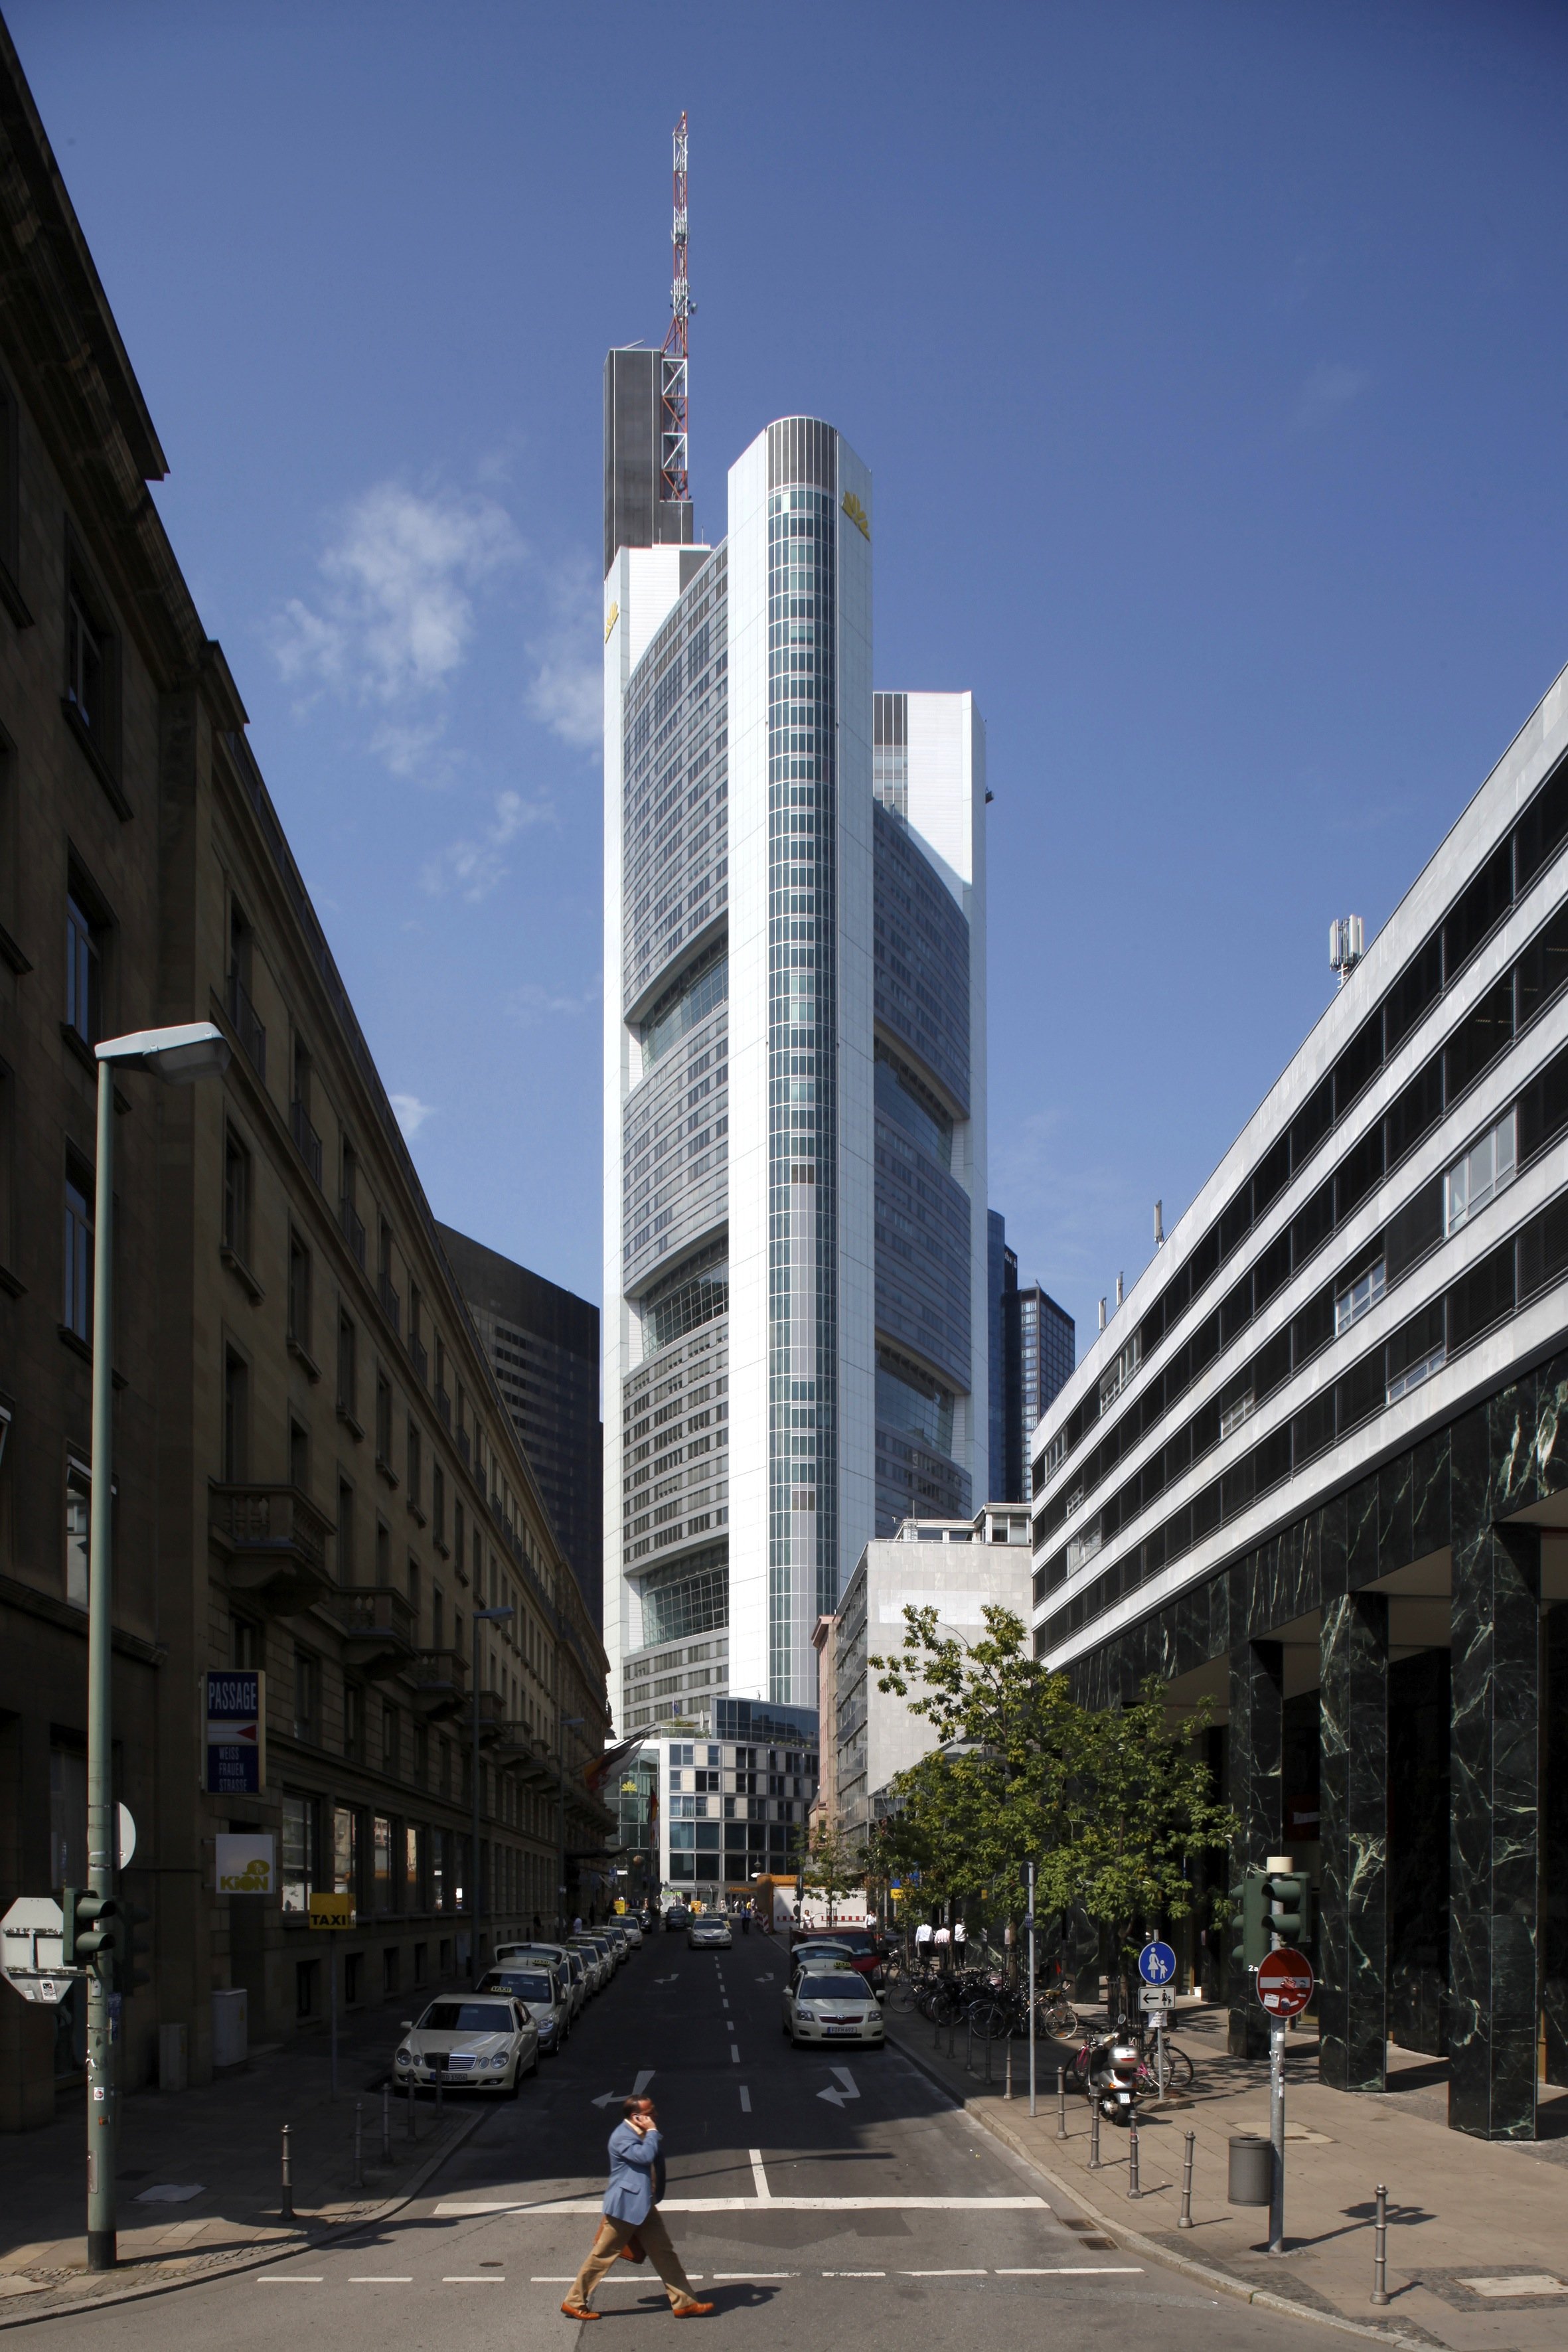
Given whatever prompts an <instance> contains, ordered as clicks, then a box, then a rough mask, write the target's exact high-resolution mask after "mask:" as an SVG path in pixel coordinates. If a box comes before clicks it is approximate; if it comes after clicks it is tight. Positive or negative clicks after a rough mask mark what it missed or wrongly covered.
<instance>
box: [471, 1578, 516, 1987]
mask: <svg viewBox="0 0 1568 2352" xmlns="http://www.w3.org/2000/svg"><path fill="white" fill-rule="evenodd" d="M474 1574H475V1576H476V1578H477V1577H478V1574H479V1570H477V1569H476V1570H475V1571H474ZM516 1614H517V1612H516V1610H515V1609H476V1610H475V1612H474V1695H473V1711H474V1752H473V1756H472V1759H470V1763H469V1769H468V1795H469V1797H470V1798H471V1799H472V1801H473V1814H472V1831H473V1837H472V1843H471V1844H470V1846H469V1849H468V1886H469V1894H468V1937H469V1940H470V1942H471V1943H472V1945H473V1950H472V1951H471V1952H470V1953H469V1954H468V1966H469V1968H470V1969H473V1970H474V1971H475V1973H476V1974H477V1973H478V1970H479V1916H480V1914H479V1627H480V1626H481V1625H505V1624H509V1623H510V1621H511V1619H512V1618H513V1617H515V1616H516Z"/></svg>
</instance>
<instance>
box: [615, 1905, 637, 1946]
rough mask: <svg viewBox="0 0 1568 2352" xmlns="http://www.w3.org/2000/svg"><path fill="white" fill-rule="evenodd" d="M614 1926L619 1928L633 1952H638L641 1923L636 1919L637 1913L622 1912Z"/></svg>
mask: <svg viewBox="0 0 1568 2352" xmlns="http://www.w3.org/2000/svg"><path fill="white" fill-rule="evenodd" d="M616 1926H617V1927H619V1928H620V1930H621V1932H622V1934H623V1935H624V1936H625V1937H626V1941H627V1943H628V1944H629V1945H630V1946H631V1948H632V1949H633V1951H634V1952H640V1951H641V1949H642V1921H641V1920H640V1919H639V1918H638V1916H637V1913H636V1912H635V1911H625V1912H623V1913H622V1915H621V1916H620V1917H619V1918H618V1919H617V1920H616Z"/></svg>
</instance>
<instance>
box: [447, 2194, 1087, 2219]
mask: <svg viewBox="0 0 1568 2352" xmlns="http://www.w3.org/2000/svg"><path fill="white" fill-rule="evenodd" d="M764 2209H765V2210H767V2211H768V2212H770V2213H906V2212H908V2213H975V2212H979V2213H1048V2212H1049V2211H1050V2210H1051V2209H1050V2207H1049V2205H1048V2204H1047V2201H1046V2200H1045V2199H1044V2198H1043V2197H775V2196H768V2197H765V2198H764V2197H661V2198H660V2199H659V2201H658V2210H659V2211H660V2212H661V2213H755V2212H759V2211H761V2210H764ZM603 2210H604V2199H603V2196H602V2195H601V2196H599V2197H555V2198H542V2199H541V2200H539V2201H538V2202H537V2203H530V2202H527V2201H525V2200H523V2199H521V2198H499V2197H498V2198H494V2199H484V2200H481V2199H479V2198H472V2199H469V2198H456V2197H454V2198H443V2199H442V2200H441V2201H440V2202H439V2204H437V2207H436V2210H435V2216H434V2218H435V2219H436V2220H437V2221H460V2220H463V2219H464V2218H465V2217H467V2216H468V2215H478V2214H489V2213H515V2214H518V2215H520V2216H524V2215H538V2216H543V2217H549V2216H550V2215H552V2214H555V2213H602V2212H603Z"/></svg>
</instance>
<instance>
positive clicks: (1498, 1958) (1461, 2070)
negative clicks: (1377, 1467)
mask: <svg viewBox="0 0 1568 2352" xmlns="http://www.w3.org/2000/svg"><path fill="white" fill-rule="evenodd" d="M1505 1403H1506V1398H1495V1399H1493V1400H1492V1401H1491V1403H1490V1405H1489V1406H1485V1407H1482V1408H1481V1409H1479V1411H1477V1412H1471V1413H1468V1414H1467V1415H1466V1416H1465V1418H1464V1420H1463V1421H1461V1422H1459V1423H1457V1424H1456V1426H1455V1429H1454V1433H1453V1456H1452V1485H1451V1496H1452V1510H1453V1562H1454V1566H1453V1597H1452V1602H1451V1612H1450V1623H1451V1633H1452V1645H1453V1647H1452V1654H1453V1716H1452V1722H1451V1727H1450V1740H1451V1746H1450V1757H1451V1766H1452V1780H1451V1785H1450V1790H1449V1816H1448V1852H1449V1867H1450V1874H1451V1875H1450V1888H1449V1901H1450V1915H1449V1933H1448V2060H1449V2083H1448V2121H1449V2123H1450V2125H1452V2126H1453V2127H1454V2128H1455V2129H1456V2130H1458V2131H1465V2132H1470V2133H1473V2134H1474V2135H1475V2137H1477V2138H1479V2139H1533V2138H1534V2137H1535V2070H1536V2047H1535V2045H1536V2031H1537V2010H1538V1998H1539V1989H1538V1953H1537V1926H1536V1909H1537V1883H1538V1877H1539V1871H1540V1818H1539V1805H1540V1796H1541V1767H1540V1738H1541V1696H1542V1689H1541V1685H1542V1674H1541V1536H1540V1531H1539V1529H1537V1528H1534V1527H1531V1526H1521V1525H1519V1524H1517V1523H1516V1524H1515V1525H1512V1526H1509V1525H1507V1524H1501V1523H1500V1514H1501V1513H1503V1512H1506V1511H1507V1510H1509V1509H1510V1507H1511V1508H1517V1507H1518V1501H1517V1497H1516V1496H1515V1495H1514V1494H1513V1493H1512V1492H1511V1491H1510V1488H1511V1486H1512V1483H1513V1480H1514V1477H1515V1475H1516V1474H1517V1466H1518V1460H1519V1453H1520V1449H1519V1446H1518V1444H1517V1433H1514V1432H1513V1431H1512V1424H1511V1421H1510V1415H1509V1414H1508V1413H1507V1412H1505V1411H1504V1410H1503V1407H1504V1405H1505Z"/></svg>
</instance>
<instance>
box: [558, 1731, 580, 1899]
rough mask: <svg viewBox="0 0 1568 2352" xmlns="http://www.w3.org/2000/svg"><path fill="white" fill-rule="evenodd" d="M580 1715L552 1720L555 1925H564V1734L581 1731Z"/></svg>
mask: <svg viewBox="0 0 1568 2352" xmlns="http://www.w3.org/2000/svg"><path fill="white" fill-rule="evenodd" d="M583 1720H584V1719H583V1717H581V1716H580V1715H562V1716H557V1717H556V1719H555V1899H556V1902H557V1903H558V1905H559V1906H560V1908H559V1910H558V1911H557V1912H556V1915H555V1916H556V1924H557V1926H559V1927H562V1928H564V1927H565V1925H566V1734H567V1732H568V1731H581V1730H582V1728H583Z"/></svg>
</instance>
